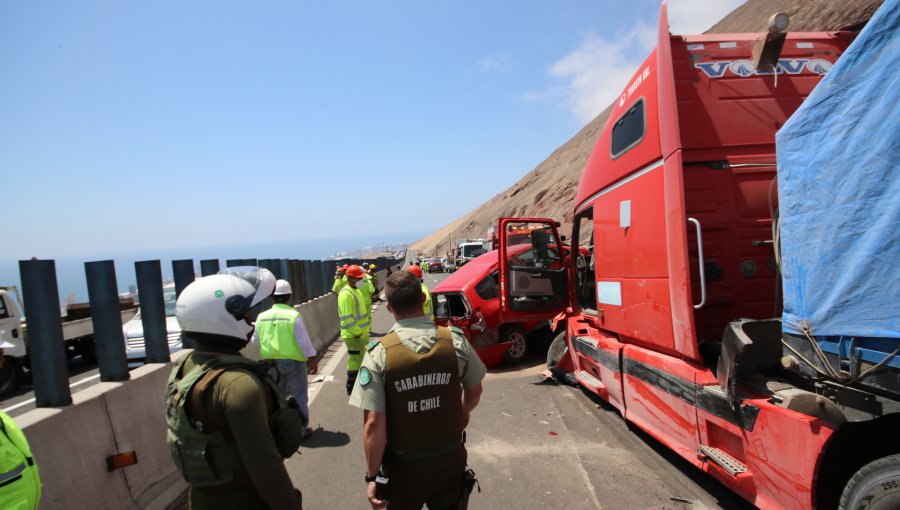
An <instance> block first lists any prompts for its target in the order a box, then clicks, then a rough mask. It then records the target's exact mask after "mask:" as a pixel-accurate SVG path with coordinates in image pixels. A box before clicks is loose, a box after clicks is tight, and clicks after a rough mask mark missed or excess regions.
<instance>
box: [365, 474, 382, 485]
mask: <svg viewBox="0 0 900 510" xmlns="http://www.w3.org/2000/svg"><path fill="white" fill-rule="evenodd" d="M378 474H379V473H375V474H374V475H372V476H369V475H366V483H372V482H374V481H375V479H376V478H378Z"/></svg>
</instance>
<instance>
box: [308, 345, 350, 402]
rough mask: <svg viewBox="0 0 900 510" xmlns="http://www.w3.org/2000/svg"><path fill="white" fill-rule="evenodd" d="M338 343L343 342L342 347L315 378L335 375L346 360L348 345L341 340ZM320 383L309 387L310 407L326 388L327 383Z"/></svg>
mask: <svg viewBox="0 0 900 510" xmlns="http://www.w3.org/2000/svg"><path fill="white" fill-rule="evenodd" d="M337 341H338V342H341V346H340V347H338V349H337V350H336V351H335V352H334V354H332V355H331V359H330V360H328V364H327V365H325V369H324V370H319V373H318V374H316V375H315V376H314V377H318V376H319V375H324V376H326V377H328V376H329V375H332V374H334V371H335V370H336V369H337V366H338V364H339V363H340V362H341V360H342V359H343V358H344V354H346V353H347V344H345V343H344V342H343V341H342V340H341V339H340V338H339V339H338V340H337ZM320 382H321V384H319V383H316V384H309V385H307V387H308V388H309V390H308V391H309V393H308V395H309V398H308V400H307V404H308V405H310V406H311V405H312V403H313V400H315V399H316V397H317V396H318V395H319V392H320V391H322V388H324V387H325V382H326V381H320Z"/></svg>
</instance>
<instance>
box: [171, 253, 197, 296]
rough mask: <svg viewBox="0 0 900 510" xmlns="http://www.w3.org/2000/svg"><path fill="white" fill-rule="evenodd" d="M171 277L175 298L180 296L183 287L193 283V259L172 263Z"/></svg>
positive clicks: (194, 276) (194, 274)
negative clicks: (172, 278) (173, 279)
mask: <svg viewBox="0 0 900 510" xmlns="http://www.w3.org/2000/svg"><path fill="white" fill-rule="evenodd" d="M172 276H173V277H174V278H175V297H176V298H177V297H178V296H180V295H181V291H183V290H184V288H185V287H187V286H188V285H190V284H191V283H193V282H194V278H196V273H194V259H182V260H173V261H172Z"/></svg>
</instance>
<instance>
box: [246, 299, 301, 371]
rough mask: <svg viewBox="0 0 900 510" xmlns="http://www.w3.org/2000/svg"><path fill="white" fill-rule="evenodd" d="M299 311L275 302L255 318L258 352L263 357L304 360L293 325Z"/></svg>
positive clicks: (295, 322) (298, 315)
mask: <svg viewBox="0 0 900 510" xmlns="http://www.w3.org/2000/svg"><path fill="white" fill-rule="evenodd" d="M299 317H300V312H298V311H297V310H295V309H294V307H292V306H291V305H286V304H282V303H276V304H274V305H272V308H270V309H268V310H266V311H265V312H263V313H261V314H259V316H258V317H257V318H256V337H257V338H259V353H260V356H262V357H263V358H264V359H293V360H297V361H306V356H304V355H303V350H302V349H300V345H298V344H297V337H295V336H294V327H295V325H296V324H297V320H298V319H299Z"/></svg>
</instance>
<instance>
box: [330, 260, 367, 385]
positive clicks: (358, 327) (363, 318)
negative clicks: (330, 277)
mask: <svg viewBox="0 0 900 510" xmlns="http://www.w3.org/2000/svg"><path fill="white" fill-rule="evenodd" d="M365 276H366V272H365V270H363V268H361V267H359V266H357V265H355V264H354V265H352V266H350V267H348V268H347V272H346V277H347V285H345V286H344V287H343V288H342V289H341V291H340V292H339V293H338V319H339V320H340V323H341V339H342V340H343V341H344V344H345V345H346V346H347V394H348V395H349V394H350V391H351V390H352V389H353V383H354V382H355V381H356V374H357V373H358V372H359V367H360V364H362V359H363V354H365V352H364V349H365V347H366V343H368V341H369V318H370V316H371V315H370V314H371V310H370V308H367V307H366V296H365V295H364V294H363V293H364V292H365V293H366V294H368V290H367V287H366V281H365ZM369 303H371V301H370V302H369ZM369 306H370V307H371V304H370V305H369Z"/></svg>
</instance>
